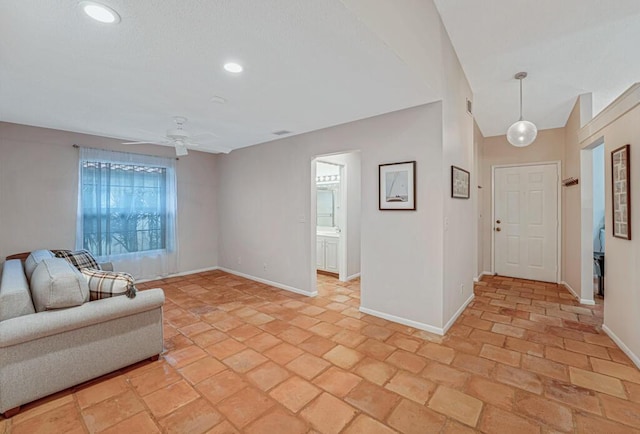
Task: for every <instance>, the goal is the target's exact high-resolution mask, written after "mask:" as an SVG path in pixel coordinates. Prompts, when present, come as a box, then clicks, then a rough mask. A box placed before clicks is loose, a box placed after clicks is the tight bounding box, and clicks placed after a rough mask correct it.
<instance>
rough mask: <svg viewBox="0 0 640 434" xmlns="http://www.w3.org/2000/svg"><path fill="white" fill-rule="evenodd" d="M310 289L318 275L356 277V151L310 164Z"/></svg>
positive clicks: (357, 160)
mask: <svg viewBox="0 0 640 434" xmlns="http://www.w3.org/2000/svg"><path fill="white" fill-rule="evenodd" d="M311 166H312V167H311V174H312V179H311V216H313V217H314V219H313V220H314V223H312V225H311V230H312V242H311V247H312V249H311V250H312V251H311V256H312V276H311V280H312V284H313V286H312V287H317V284H318V277H317V274H318V273H323V274H326V273H330V274H331V275H333V276H335V277H337V278H338V279H339V280H340V281H342V282H347V281H350V280H353V279H357V278H358V277H360V177H361V175H360V152H357V151H354V152H346V153H341V154H332V155H322V156H318V157H316V158H314V159H313V160H312V162H311Z"/></svg>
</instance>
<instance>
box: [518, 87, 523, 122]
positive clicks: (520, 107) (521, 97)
mask: <svg viewBox="0 0 640 434" xmlns="http://www.w3.org/2000/svg"><path fill="white" fill-rule="evenodd" d="M519 80H520V120H522V119H523V118H522V78H520V79H519Z"/></svg>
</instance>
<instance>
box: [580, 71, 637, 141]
mask: <svg viewBox="0 0 640 434" xmlns="http://www.w3.org/2000/svg"><path fill="white" fill-rule="evenodd" d="M638 104H640V83H635V84H634V85H632V86H631V87H629V89H627V90H626V91H625V92H624V93H623V94H622V95H620V96H619V97H618V98H616V99H615V100H614V101H613V102H612V103H611V104H609V105H608V106H607V107H605V108H604V110H602V111H601V112H600V113H598V115H597V116H596V117H594V118H593V119H592V120H591V121H590V122H587V124H586V125H585V126H584V127H583V128H580V129H579V130H578V143H582V142H585V141H586V140H587V139H588V138H590V137H592V136H594V135H595V134H597V133H599V132H600V130H602V129H603V128H605V127H606V126H607V125H610V124H611V123H612V122H614V121H615V120H616V119H618V118H620V117H621V116H623V115H624V114H625V113H627V112H628V111H630V110H632V109H633V108H634V107H635V106H637V105H638Z"/></svg>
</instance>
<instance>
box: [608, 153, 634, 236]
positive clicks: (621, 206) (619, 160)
mask: <svg viewBox="0 0 640 434" xmlns="http://www.w3.org/2000/svg"><path fill="white" fill-rule="evenodd" d="M630 148H631V147H630V146H629V145H624V146H622V147H620V148H618V149H616V150H614V151H612V152H611V193H612V194H611V197H612V198H613V236H614V237H616V238H623V239H625V240H630V239H631V183H630V180H631V173H630V172H631V166H630V164H629V161H630V160H629V151H630Z"/></svg>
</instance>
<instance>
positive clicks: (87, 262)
mask: <svg viewBox="0 0 640 434" xmlns="http://www.w3.org/2000/svg"><path fill="white" fill-rule="evenodd" d="M56 258H64V259H66V260H67V261H69V263H71V265H73V266H74V267H76V268H77V269H78V270H82V269H83V268H93V269H95V270H99V269H100V265H98V261H96V258H94V257H93V255H92V254H91V252H89V251H88V250H76V251H75V252H72V251H70V250H60V251H58V252H56Z"/></svg>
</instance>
